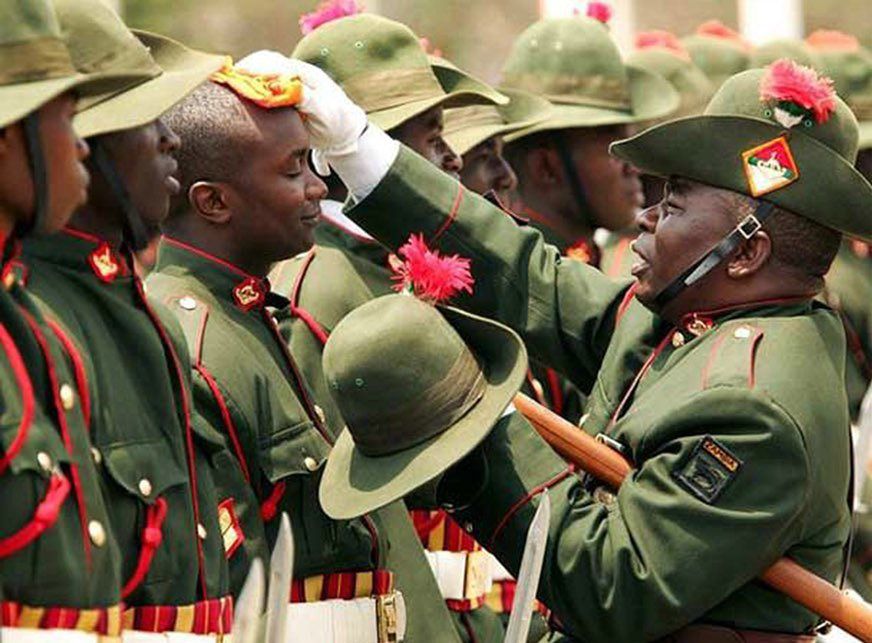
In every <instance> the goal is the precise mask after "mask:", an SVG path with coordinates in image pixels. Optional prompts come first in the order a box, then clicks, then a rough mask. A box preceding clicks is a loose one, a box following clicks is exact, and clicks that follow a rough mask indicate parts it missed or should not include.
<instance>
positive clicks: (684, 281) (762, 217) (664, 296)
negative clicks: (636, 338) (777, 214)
mask: <svg viewBox="0 0 872 643" xmlns="http://www.w3.org/2000/svg"><path fill="white" fill-rule="evenodd" d="M774 210H775V206H774V205H773V204H772V203H769V202H768V201H762V202H761V203H760V204H759V205H758V206H757V207H756V209H755V210H754V212H753V213H752V214H749V215H748V216H747V217H745V218H744V219H742V221H741V222H740V223H739V224H738V225H737V226H736V227H735V228H733V231H732V232H730V233H729V234H728V235H727V236H726V237H724V238H723V239H721V241H720V243H718V245H716V246H715V247H714V248H712V249H711V250H709V251H708V252H707V253H706V254H705V255H703V256H702V257H701V258H699V259H698V260H697V261H695V262H694V263H692V264H691V265H690V267H689V268H688V269H687V270H685V271H684V272H683V273H681V274H680V275H679V276H678V277H676V278H675V279H674V280H673V281H672V283H670V284H669V285H668V286H666V288H664V289H663V290H662V291H660V294H658V295H657V297H656V298H655V299H654V303H655V305H656V306H657V308H659V309H662V308H663V307H664V306H665V305H666V304H668V303H669V302H670V301H672V300H673V299H675V297H677V296H678V294H679V293H680V292H681V291H682V290H684V289H685V288H687V287H688V286H692V285H693V284H695V283H696V282H697V281H699V280H700V279H702V278H703V277H705V276H706V275H707V274H708V273H709V272H711V270H712V268H714V267H715V266H717V265H718V264H719V263H721V262H722V261H723V260H724V259H726V258H727V256H728V255H729V254H730V253H731V252H732V251H733V250H735V249H736V248H737V247H738V246H739V244H740V243H742V241H744V240H746V239H750V238H751V237H753V236H754V235H755V234H756V233H757V231H758V230H760V229H761V228H762V227H763V224H764V223H765V222H766V219H768V218H769V217H770V216H771V215H772V212H773V211H774Z"/></svg>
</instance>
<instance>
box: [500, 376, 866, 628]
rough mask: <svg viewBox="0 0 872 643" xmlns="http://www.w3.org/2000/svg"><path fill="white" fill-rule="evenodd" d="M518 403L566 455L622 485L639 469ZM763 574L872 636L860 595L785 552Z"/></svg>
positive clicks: (529, 403) (521, 399)
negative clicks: (847, 591)
mask: <svg viewBox="0 0 872 643" xmlns="http://www.w3.org/2000/svg"><path fill="white" fill-rule="evenodd" d="M514 403H515V408H516V409H518V411H519V412H520V413H521V414H522V415H523V416H524V417H525V418H527V421H528V422H530V424H531V425H533V428H534V429H536V431H537V432H538V433H539V435H541V436H542V438H544V440H545V441H546V442H547V443H548V444H549V445H550V446H551V447H552V448H553V449H554V450H555V451H556V452H557V453H559V454H560V455H561V456H562V457H563V458H564V459H565V460H566V461H568V462H570V463H572V464H574V465H576V466H577V467H578V468H579V469H581V470H582V471H585V472H587V473H589V474H590V475H592V476H593V477H594V478H597V479H598V480H602V481H603V482H605V483H606V484H608V485H609V486H610V487H612V488H614V489H617V488H618V487H620V486H621V483H622V482H623V480H624V478H626V477H627V475H628V474H630V473H631V472H632V470H633V467H632V465H631V464H630V462H629V461H627V459H626V458H624V456H622V455H621V454H620V453H618V452H617V451H615V450H614V449H612V448H611V447H609V446H607V445H605V444H603V443H602V442H599V441H598V440H596V439H595V438H592V437H591V436H589V435H588V434H587V433H585V432H584V431H583V430H581V429H579V428H578V427H577V426H575V425H574V424H572V423H571V422H568V421H567V420H565V419H563V418H562V417H560V416H559V415H557V414H556V413H554V412H553V411H551V410H550V409H547V408H545V407H544V406H542V405H541V404H539V403H537V402H535V401H533V400H532V399H530V398H529V397H527V396H526V395H524V394H523V393H518V394H517V396H515V400H514ZM760 580H762V581H763V582H764V583H766V584H767V585H769V586H770V587H772V588H773V589H775V590H778V591H779V592H781V593H782V594H784V595H786V596H789V597H790V598H792V599H793V600H794V601H796V602H797V603H799V604H800V605H802V606H803V607H805V608H806V609H808V610H810V611H812V612H814V613H815V614H817V615H819V616H821V617H823V618H824V619H826V620H828V621H829V622H831V623H833V624H834V625H836V626H838V627H840V628H842V629H843V630H845V631H846V632H849V633H850V634H853V635H854V636H856V637H857V638H859V639H860V640H862V641H867V642H872V607H870V606H869V605H868V604H866V603H864V602H861V601H858V600H855V599H853V598H851V597H849V596H848V595H846V594H845V593H843V592H841V591H840V590H839V589H838V588H836V587H834V586H833V585H832V584H831V583H830V582H828V581H826V580H824V579H823V578H821V577H819V576H817V575H816V574H814V573H813V572H810V571H808V570H807V569H805V568H803V567H801V566H800V565H799V564H798V563H796V562H794V561H793V560H791V559H790V558H781V559H779V560H778V561H776V562H775V564H774V565H772V566H771V567H770V568H769V569H767V570H765V571H764V572H763V573H762V574H761V575H760Z"/></svg>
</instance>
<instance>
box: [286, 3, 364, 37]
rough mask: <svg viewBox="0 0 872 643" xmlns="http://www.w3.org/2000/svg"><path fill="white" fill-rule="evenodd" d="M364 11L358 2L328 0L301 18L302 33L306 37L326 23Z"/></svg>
mask: <svg viewBox="0 0 872 643" xmlns="http://www.w3.org/2000/svg"><path fill="white" fill-rule="evenodd" d="M362 11H363V5H362V4H358V3H357V0H326V2H322V3H321V4H319V5H318V8H317V9H315V11H312V12H311V13H304V14H303V15H302V16H300V31H301V32H303V35H304V36H305V35H307V34H310V33H312V32H313V31H315V29H317V28H318V27H320V26H321V25H323V24H325V23H328V22H332V21H333V20H338V19H339V18H344V17H345V16H354V15H357V14H358V13H361V12H362Z"/></svg>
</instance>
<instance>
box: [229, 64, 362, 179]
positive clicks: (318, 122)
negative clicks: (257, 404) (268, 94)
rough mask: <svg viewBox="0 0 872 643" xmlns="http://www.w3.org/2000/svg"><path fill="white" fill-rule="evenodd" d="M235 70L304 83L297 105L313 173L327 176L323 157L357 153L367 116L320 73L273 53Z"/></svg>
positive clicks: (307, 65) (312, 67)
mask: <svg viewBox="0 0 872 643" xmlns="http://www.w3.org/2000/svg"><path fill="white" fill-rule="evenodd" d="M236 66H237V67H239V68H240V69H242V70H244V71H248V72H251V73H253V74H283V75H290V76H297V77H298V78H299V79H300V81H301V82H302V83H303V98H302V100H301V101H300V103H299V105H297V109H298V110H299V111H300V113H302V114H304V115H305V116H306V118H305V120H304V123H305V125H306V129H307V130H308V131H309V139H310V145H311V147H312V148H313V149H314V150H315V151H316V152H320V153H316V154H313V163H314V164H315V169H316V170H317V171H318V173H319V174H321V175H322V176H326V175H327V174H330V169H329V166H328V165H327V162H326V159H325V158H324V157H325V156H342V155H345V154H350V153H352V152H355V151H356V150H357V140H358V139H359V138H360V135H361V134H362V133H363V130H365V129H366V124H367V121H366V114H365V113H364V111H363V110H362V109H361V108H360V107H358V106H357V105H356V104H355V103H353V102H352V101H351V99H350V98H348V96H346V95H345V92H344V91H343V90H342V88H341V87H340V86H339V85H337V84H336V82H335V81H334V80H333V79H332V78H330V76H328V75H327V74H326V73H324V71H323V70H321V69H319V68H318V67H315V66H314V65H310V64H309V63H305V62H303V61H302V60H296V59H294V58H288V57H287V56H284V55H282V54H280V53H278V52H276V51H267V50H261V51H256V52H254V53H253V54H249V55H248V56H246V57H245V58H243V59H242V60H240V61H239V62H238V63H236Z"/></svg>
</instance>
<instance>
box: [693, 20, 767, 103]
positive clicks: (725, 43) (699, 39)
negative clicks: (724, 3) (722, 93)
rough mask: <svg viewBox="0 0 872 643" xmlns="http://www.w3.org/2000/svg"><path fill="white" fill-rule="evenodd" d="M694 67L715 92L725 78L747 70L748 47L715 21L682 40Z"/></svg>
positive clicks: (705, 24) (739, 38)
mask: <svg viewBox="0 0 872 643" xmlns="http://www.w3.org/2000/svg"><path fill="white" fill-rule="evenodd" d="M681 44H683V45H684V47H685V48H686V49H687V51H688V52H690V57H691V58H692V59H693V64H694V65H696V66H697V67H699V68H700V69H702V70H703V72H704V73H705V75H706V76H708V78H709V80H710V81H711V82H712V85H713V86H714V88H715V89H717V88H719V87H720V86H721V85H722V84H723V82H724V81H725V80H727V78H730V77H731V76H733V75H734V74H738V73H739V72H740V71H744V70H746V69H748V63H749V61H750V53H751V45H749V44H748V43H747V42H746V41H745V39H744V38H742V36H740V35H739V34H738V33H737V32H736V31H735V30H733V29H730V28H729V27H727V26H726V25H725V24H723V23H722V22H720V21H718V20H708V21H706V22H704V23H702V24H701V25H700V26H699V27H697V28H696V32H695V33H694V34H692V35H690V36H685V37H684V38H682V39H681Z"/></svg>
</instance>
